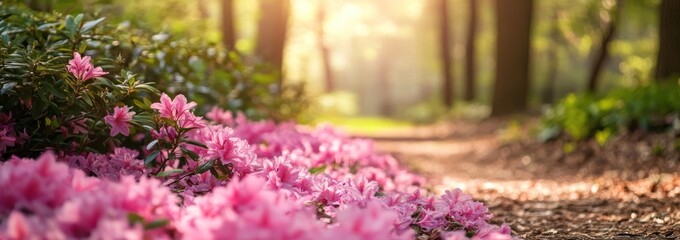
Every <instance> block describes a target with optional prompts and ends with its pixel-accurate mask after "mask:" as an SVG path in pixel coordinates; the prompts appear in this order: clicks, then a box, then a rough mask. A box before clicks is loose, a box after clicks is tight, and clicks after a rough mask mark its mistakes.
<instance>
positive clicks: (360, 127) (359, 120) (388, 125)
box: [312, 116, 413, 135]
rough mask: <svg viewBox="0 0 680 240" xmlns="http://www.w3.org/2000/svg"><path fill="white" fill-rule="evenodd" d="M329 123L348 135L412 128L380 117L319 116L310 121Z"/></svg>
mask: <svg viewBox="0 0 680 240" xmlns="http://www.w3.org/2000/svg"><path fill="white" fill-rule="evenodd" d="M324 122H325V123H330V124H333V125H334V126H336V127H339V128H342V129H344V130H345V131H347V132H348V133H350V134H357V135H361V134H375V133H380V132H388V131H393V130H398V129H406V128H410V127H412V126H413V124H412V123H410V122H407V121H399V120H395V119H390V118H382V117H336V116H320V117H317V118H316V119H314V120H313V121H312V125H316V124H319V123H324Z"/></svg>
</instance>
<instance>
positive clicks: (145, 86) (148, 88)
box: [135, 84, 160, 94]
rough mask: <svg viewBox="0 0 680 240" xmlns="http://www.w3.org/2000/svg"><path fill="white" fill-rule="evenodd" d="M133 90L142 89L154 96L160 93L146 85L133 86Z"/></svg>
mask: <svg viewBox="0 0 680 240" xmlns="http://www.w3.org/2000/svg"><path fill="white" fill-rule="evenodd" d="M135 89H143V90H146V91H147V92H150V93H155V94H158V93H160V91H158V89H156V88H154V87H152V86H149V85H146V84H139V85H137V86H135Z"/></svg>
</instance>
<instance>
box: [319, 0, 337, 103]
mask: <svg viewBox="0 0 680 240" xmlns="http://www.w3.org/2000/svg"><path fill="white" fill-rule="evenodd" d="M318 8H319V9H318V12H317V16H316V21H317V29H316V37H317V39H318V41H319V52H320V53H321V61H322V63H323V73H324V74H323V75H324V80H325V82H326V86H325V87H326V92H327V93H329V92H333V91H335V80H334V79H333V69H332V68H331V59H330V52H329V50H328V46H326V42H325V39H324V36H325V33H324V23H325V22H326V2H325V0H319V5H318Z"/></svg>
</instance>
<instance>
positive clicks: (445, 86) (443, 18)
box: [439, 0, 454, 108]
mask: <svg viewBox="0 0 680 240" xmlns="http://www.w3.org/2000/svg"><path fill="white" fill-rule="evenodd" d="M449 27H450V26H449V4H448V0H439V44H440V46H441V60H442V97H443V100H444V105H446V107H448V108H451V107H452V106H453V99H454V95H453V71H452V68H451V65H452V64H453V63H452V62H453V61H452V59H451V45H450V29H449Z"/></svg>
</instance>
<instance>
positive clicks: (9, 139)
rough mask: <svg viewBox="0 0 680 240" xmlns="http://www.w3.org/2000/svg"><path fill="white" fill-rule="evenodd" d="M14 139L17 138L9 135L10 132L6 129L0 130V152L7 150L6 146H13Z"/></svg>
mask: <svg viewBox="0 0 680 240" xmlns="http://www.w3.org/2000/svg"><path fill="white" fill-rule="evenodd" d="M16 140H17V138H16V137H13V136H11V135H10V132H8V129H2V130H0V154H2V153H4V152H5V151H7V147H12V146H14V142H16Z"/></svg>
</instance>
